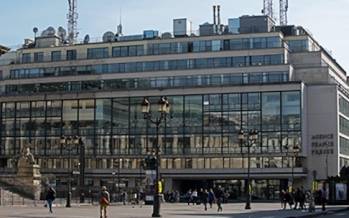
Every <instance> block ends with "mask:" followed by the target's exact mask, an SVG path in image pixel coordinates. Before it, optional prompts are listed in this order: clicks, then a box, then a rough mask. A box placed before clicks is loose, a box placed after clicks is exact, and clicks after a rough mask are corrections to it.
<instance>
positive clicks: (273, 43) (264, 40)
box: [22, 37, 282, 63]
mask: <svg viewBox="0 0 349 218" xmlns="http://www.w3.org/2000/svg"><path fill="white" fill-rule="evenodd" d="M281 47H282V41H281V38H280V37H258V38H242V39H230V40H229V39H226V40H199V41H192V42H172V43H150V44H148V45H147V47H145V46H144V45H132V46H116V47H113V48H112V53H111V56H112V57H131V56H143V55H163V54H179V53H188V52H210V51H229V50H246V49H266V48H281ZM33 55H34V59H33V60H32V54H31V53H24V54H23V55H22V63H31V62H35V63H37V62H43V61H45V60H50V61H61V60H63V58H62V52H61V51H52V52H51V56H50V57H47V58H46V57H44V52H35V53H34V54H33ZM108 57H110V54H109V48H108V47H100V48H88V49H87V56H86V58H87V59H99V58H108ZM76 59H77V51H76V50H75V49H74V50H68V51H67V52H66V58H65V60H76Z"/></svg>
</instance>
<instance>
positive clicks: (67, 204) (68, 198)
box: [65, 192, 71, 207]
mask: <svg viewBox="0 0 349 218" xmlns="http://www.w3.org/2000/svg"><path fill="white" fill-rule="evenodd" d="M70 201H71V192H68V196H67V203H66V205H65V207H71V204H70Z"/></svg>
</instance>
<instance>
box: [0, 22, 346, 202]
mask: <svg viewBox="0 0 349 218" xmlns="http://www.w3.org/2000/svg"><path fill="white" fill-rule="evenodd" d="M247 18H248V17H247ZM247 18H246V17H241V18H240V19H247ZM255 18H256V19H258V18H260V19H262V20H265V19H266V18H267V17H264V16H261V17H255ZM267 19H268V18H267ZM240 25H242V26H240V28H242V29H250V30H256V29H255V28H246V27H244V26H243V25H248V24H246V22H240ZM234 31H235V30H234ZM174 32H176V30H174ZM10 53H11V52H9V53H7V54H5V55H3V56H2V57H0V60H1V59H3V61H2V62H0V63H3V64H2V65H1V66H0V74H1V76H0V78H1V81H0V94H1V96H0V103H1V107H0V108H1V116H0V118H1V119H0V122H1V129H0V168H1V170H2V171H3V172H4V173H6V174H12V173H15V166H16V159H17V157H18V155H19V152H20V150H21V148H22V147H23V146H25V145H30V146H31V151H32V153H33V154H34V156H35V158H36V160H37V162H38V164H40V166H41V172H42V174H43V175H45V176H47V178H48V180H50V182H51V183H54V184H55V185H56V187H57V189H58V190H64V189H65V187H66V184H67V179H68V178H69V176H68V175H69V174H70V173H71V170H79V168H81V167H83V168H84V169H83V172H84V175H74V176H73V181H74V182H73V185H74V186H79V187H83V189H85V190H86V192H90V191H91V192H92V191H94V190H98V188H99V187H100V185H107V186H109V187H110V188H111V189H112V190H115V189H114V188H115V184H117V185H116V187H118V188H119V189H120V188H121V187H122V189H129V190H131V189H134V188H137V187H140V186H142V185H143V182H144V178H145V175H144V170H143V167H142V161H143V160H144V158H145V157H146V156H147V155H148V154H149V153H151V152H152V151H153V148H154V146H155V143H156V131H155V126H154V125H153V124H151V123H150V122H148V121H146V120H145V119H144V118H143V114H142V112H141V103H142V100H143V98H144V97H147V98H148V99H149V101H150V102H151V103H153V104H152V105H153V106H152V111H153V112H154V113H153V114H154V115H156V103H157V101H158V99H159V98H160V97H161V96H167V98H168V100H169V102H170V104H171V111H170V114H169V116H168V117H167V119H166V120H164V122H163V123H162V124H161V126H160V140H159V145H160V147H161V172H160V173H161V178H162V179H163V180H164V188H165V191H168V190H179V191H180V192H182V193H183V192H186V191H187V190H188V189H189V188H199V187H211V186H214V185H222V186H224V187H225V188H226V189H227V190H228V191H229V192H230V194H231V198H232V199H239V198H241V197H242V196H243V195H244V190H245V184H246V177H247V176H246V175H247V165H248V164H247V160H248V154H247V151H248V146H251V152H250V157H251V159H250V160H251V162H250V163H251V178H252V184H253V187H254V188H253V195H254V196H255V198H260V199H278V198H279V191H280V190H281V189H286V188H287V186H288V185H290V182H292V181H293V182H294V184H295V185H298V186H300V185H304V186H306V187H310V184H311V182H312V181H313V180H325V179H326V178H327V177H328V176H334V175H337V174H338V173H339V170H340V169H341V167H342V166H344V165H347V164H348V163H349V156H348V155H349V130H348V129H349V112H348V111H349V100H348V99H349V92H348V90H349V87H348V85H347V77H346V72H345V71H344V70H343V69H342V68H341V66H340V65H339V64H338V63H337V62H336V61H335V60H334V59H333V58H332V57H331V56H330V55H329V54H328V53H327V52H326V51H325V50H324V49H323V48H322V47H321V45H320V44H318V42H316V41H315V39H314V38H313V37H312V36H311V35H309V34H308V33H307V31H305V30H304V29H303V28H301V27H295V26H285V27H273V28H270V29H268V28H266V29H264V30H263V31H249V32H241V33H239V34H232V33H229V31H226V32H221V33H216V32H215V33H212V34H209V35H205V36H198V35H191V36H188V35H185V34H184V35H181V36H176V35H175V36H172V37H161V36H156V34H155V35H154V36H153V37H152V38H148V37H145V36H144V37H143V38H141V39H139V37H127V36H124V37H120V36H119V37H116V38H115V40H113V41H112V42H110V41H108V42H100V43H81V44H80V43H76V44H74V45H66V44H64V42H63V41H62V39H61V38H60V37H58V36H56V35H54V34H52V35H44V36H40V37H37V38H36V39H35V40H34V41H33V42H32V43H30V44H26V45H24V46H23V48H21V49H18V50H16V51H14V52H12V55H9V54H10ZM9 57H11V58H9ZM6 60H7V62H6ZM241 130H243V131H244V132H249V131H250V130H257V131H258V139H257V140H256V142H254V143H253V144H247V143H245V142H244V143H241V142H240V141H239V139H238V134H239V132H240V131H241ZM62 136H65V137H67V136H80V137H81V138H82V141H83V142H84V155H83V156H81V147H79V146H74V145H71V146H70V148H68V147H67V145H63V144H60V139H61V137H62ZM69 153H71V155H72V158H73V164H72V169H69V167H68V163H69V161H68V157H69ZM81 161H83V164H82V163H81ZM82 176H83V178H82V179H81V177H82Z"/></svg>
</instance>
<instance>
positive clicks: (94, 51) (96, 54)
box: [87, 48, 109, 59]
mask: <svg viewBox="0 0 349 218" xmlns="http://www.w3.org/2000/svg"><path fill="white" fill-rule="evenodd" d="M107 57H109V50H108V48H88V49H87V59H98V58H107Z"/></svg>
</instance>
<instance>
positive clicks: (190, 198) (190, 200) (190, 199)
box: [186, 189, 193, 206]
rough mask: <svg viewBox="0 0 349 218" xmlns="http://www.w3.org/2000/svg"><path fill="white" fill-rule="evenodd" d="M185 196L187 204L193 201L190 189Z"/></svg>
mask: <svg viewBox="0 0 349 218" xmlns="http://www.w3.org/2000/svg"><path fill="white" fill-rule="evenodd" d="M186 197H187V202H188V206H189V204H190V203H191V202H192V201H193V196H192V192H191V189H189V190H188V192H187V195H186Z"/></svg>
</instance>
